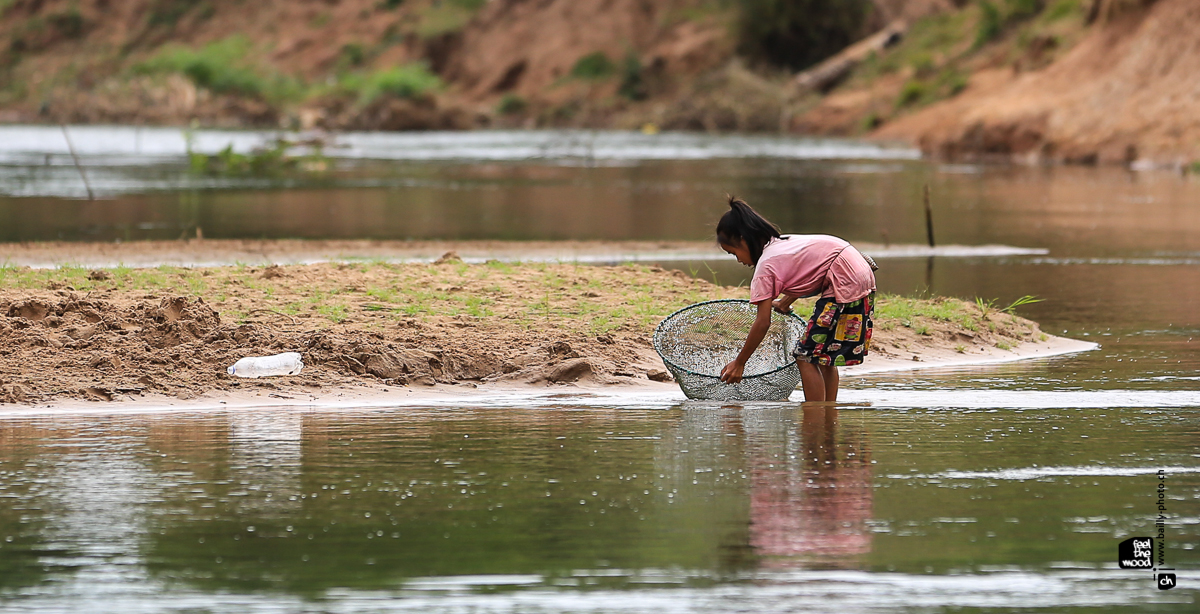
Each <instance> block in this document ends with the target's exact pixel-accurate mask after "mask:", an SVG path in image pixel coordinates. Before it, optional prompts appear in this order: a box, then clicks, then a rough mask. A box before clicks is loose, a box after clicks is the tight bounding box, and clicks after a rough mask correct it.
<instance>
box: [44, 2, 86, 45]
mask: <svg viewBox="0 0 1200 614" xmlns="http://www.w3.org/2000/svg"><path fill="white" fill-rule="evenodd" d="M47 21H49V22H50V25H52V26H54V29H55V30H58V32H59V34H62V35H63V37H64V38H69V39H75V38H79V37H80V36H83V30H84V25H85V24H84V22H83V14H82V13H80V12H79V9H77V8H74V7H72V8H69V9H67V10H65V11H63V12H61V13H55V14H53V15H50V16H49V17H48V18H47Z"/></svg>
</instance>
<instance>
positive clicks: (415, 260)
mask: <svg viewBox="0 0 1200 614" xmlns="http://www.w3.org/2000/svg"><path fill="white" fill-rule="evenodd" d="M864 251H866V252H867V254H868V255H870V256H871V257H872V258H877V259H887V258H918V257H926V256H937V257H943V258H997V257H1006V256H1020V255H1038V254H1044V253H1046V252H1047V251H1048V250H1046V249H1044V248H1036V247H1014V246H1010V245H945V246H941V247H936V248H930V247H927V246H923V245H895V246H892V247H889V248H884V249H871V250H864ZM439 256H440V254H439ZM135 258H136V260H135V261H134V262H125V261H112V260H101V259H92V260H72V261H66V262H64V261H60V260H44V259H43V260H38V259H17V260H11V259H10V260H9V261H6V262H5V264H8V265H10V266H27V267H30V268H34V269H54V268H62V267H67V266H84V267H89V268H100V269H112V268H117V267H121V266H127V267H130V268H154V267H158V266H163V265H167V266H181V267H189V268H211V267H220V266H231V265H234V264H247V265H253V266H263V265H269V264H278V265H309V264H326V263H356V262H363V261H364V260H370V261H379V262H387V263H389V264H428V263H430V262H433V261H435V260H437V258H438V256H432V255H430V256H413V257H394V258H389V257H386V256H384V257H379V258H367V257H364V256H347V255H329V256H312V255H309V256H297V257H271V256H258V257H255V256H249V255H247V254H237V255H236V256H234V257H230V258H227V259H220V258H213V259H205V260H195V259H189V258H186V257H159V258H148V257H143V256H135ZM727 259H729V256H728V255H727V254H724V253H722V252H719V251H717V250H716V249H715V248H714V249H713V250H706V251H661V252H660V251H637V252H615V253H577V252H569V251H564V252H556V253H551V254H545V255H542V254H530V255H516V256H513V255H503V254H501V255H497V256H495V257H483V256H464V257H463V258H462V260H463V262H466V263H468V264H483V263H485V262H488V261H491V260H497V261H500V262H544V263H559V262H561V263H577V264H621V263H625V262H662V263H667V262H700V261H713V260H727Z"/></svg>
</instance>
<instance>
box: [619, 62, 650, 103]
mask: <svg viewBox="0 0 1200 614" xmlns="http://www.w3.org/2000/svg"><path fill="white" fill-rule="evenodd" d="M617 93H618V94H620V95H622V96H624V97H626V98H628V99H629V100H645V99H646V98H648V97H649V93H648V92H647V91H646V80H645V79H644V78H642V61H641V60H639V59H638V57H637V54H635V53H630V54H629V55H627V56H625V63H624V64H623V65H622V66H621V87H619V88H617Z"/></svg>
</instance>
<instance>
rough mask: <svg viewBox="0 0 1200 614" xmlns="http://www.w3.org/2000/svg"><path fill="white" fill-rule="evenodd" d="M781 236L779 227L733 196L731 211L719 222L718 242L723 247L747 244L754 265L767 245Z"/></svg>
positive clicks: (730, 200)
mask: <svg viewBox="0 0 1200 614" xmlns="http://www.w3.org/2000/svg"><path fill="white" fill-rule="evenodd" d="M779 236H780V235H779V228H778V227H777V226H775V225H774V224H772V223H771V222H768V221H767V220H766V218H764V217H763V216H761V215H759V214H758V212H757V211H755V210H754V209H752V208H751V207H750V205H748V204H746V201H744V200H742V199H740V198H735V197H733V196H730V197H729V211H726V212H725V215H722V216H721V221H719V222H717V242H718V243H720V244H722V245H737V244H738V243H740V242H745V244H746V248H747V249H749V250H750V261H751V262H753V263H754V264H758V259H759V257H761V256H762V251H763V248H764V247H766V246H767V243H769V242H770V241H771V239H778V238H779Z"/></svg>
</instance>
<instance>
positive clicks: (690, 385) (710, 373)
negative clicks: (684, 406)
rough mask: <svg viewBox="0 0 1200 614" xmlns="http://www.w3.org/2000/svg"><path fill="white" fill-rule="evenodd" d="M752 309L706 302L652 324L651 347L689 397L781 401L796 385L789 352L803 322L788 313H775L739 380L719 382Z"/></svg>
mask: <svg viewBox="0 0 1200 614" xmlns="http://www.w3.org/2000/svg"><path fill="white" fill-rule="evenodd" d="M757 312H758V308H757V307H756V306H755V305H753V304H751V303H750V302H749V301H743V300H734V299H728V300H720V301H708V302H704V303H696V304H695V305H690V306H688V307H684V308H683V309H680V310H679V311H676V312H675V313H673V314H671V315H669V316H667V319H665V320H663V321H662V323H660V324H659V325H658V329H656V330H655V331H654V349H655V350H658V355H659V356H662V359H663V363H665V364H666V365H667V369H669V370H670V371H671V374H672V375H674V376H675V381H677V382H679V387H680V388H681V389H682V390H683V393H684V394H686V395H687V397H688V398H689V399H708V400H717V401H782V400H785V399H787V398H788V395H790V394H791V393H792V391H793V390H795V389H796V384H799V383H800V370H799V369H797V368H796V360H795V358H793V357H792V352H793V351H794V350H795V349H796V345H797V344H798V343H800V336H801V335H802V334H803V333H804V327H805V326H806V324H805V322H804V320H803V319H801V318H800V317H799V316H796V315H794V314H787V315H784V314H781V313H775V312H772V316H771V328H770V329H769V330H768V331H767V336H766V338H764V339H763V342H762V345H760V346H758V349H757V350H755V351H754V354H753V355H752V356H751V357H750V360H749V361H747V362H746V369H745V371H744V372H743V375H742V381H741V382H739V383H737V384H726V383H723V382H721V369H723V368H725V365H727V364H729V363H730V362H732V361H733V359H734V358H737V355H738V353H739V352H741V351H742V345H743V344H744V343H745V342H746V336H747V335H748V334H750V326H751V325H753V324H754V319H755V317H756V316H757Z"/></svg>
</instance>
